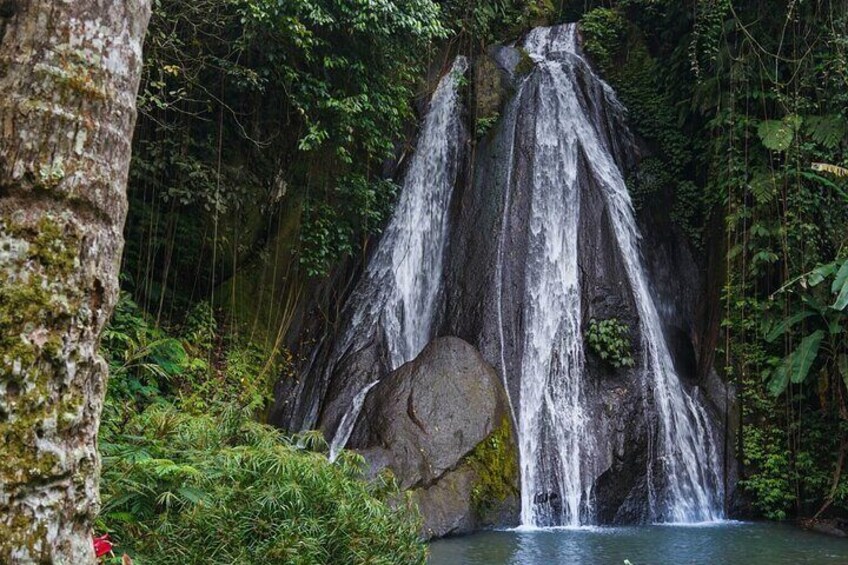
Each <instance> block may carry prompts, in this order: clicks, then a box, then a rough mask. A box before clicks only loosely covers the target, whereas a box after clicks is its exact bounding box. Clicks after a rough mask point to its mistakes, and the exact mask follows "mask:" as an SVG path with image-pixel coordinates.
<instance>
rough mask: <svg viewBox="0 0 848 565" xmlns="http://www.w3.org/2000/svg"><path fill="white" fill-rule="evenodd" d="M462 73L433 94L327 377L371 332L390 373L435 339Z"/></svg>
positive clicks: (352, 412)
mask: <svg viewBox="0 0 848 565" xmlns="http://www.w3.org/2000/svg"><path fill="white" fill-rule="evenodd" d="M467 68H468V62H467V60H466V59H465V57H457V58H456V60H455V61H454V63H453V65H452V67H451V69H450V71H449V72H448V73H447V74H445V76H444V77H442V79H441V81H440V82H439V84H438V86H437V88H436V90H435V92H434V93H433V96H432V98H431V100H430V105H429V109H428V111H427V114H426V117H425V119H424V124H423V126H422V129H421V133H420V135H419V138H418V143H417V146H416V149H415V153H414V154H413V156H412V159H411V162H410V164H409V168H408V170H407V173H406V177H405V179H404V182H403V187H402V190H401V193H400V197H399V199H398V202H397V205H396V207H395V210H394V213H393V215H392V218H391V219H390V221H389V224H388V226H387V227H386V230H385V232H384V234H383V236H382V237H381V239H380V242H379V244H378V247H377V249H376V250H375V252H374V255H373V256H372V258H371V260H370V261H369V263H368V267H367V268H366V271H365V273H364V274H363V277H362V279H361V281H360V282H359V284H358V286H357V288H356V289H355V290H354V292H353V294H352V296H351V299H350V301H349V302H348V305H347V306H346V310H347V316H346V322H345V324H344V329H343V331H342V333H341V337H340V339H339V340H338V341H337V342H336V344H335V346H334V348H333V354H332V355H331V360H330V362H329V363H328V366H327V371H329V372H332V371H333V370H334V369H335V368H336V366H337V364H338V363H339V362H340V361H341V360H342V358H343V357H344V356H345V355H347V354H348V353H350V352H351V351H357V350H360V349H362V348H364V347H367V342H368V341H369V340H371V339H372V336H373V335H374V333H373V332H377V333H378V334H379V337H378V340H379V341H380V342H381V343H382V344H383V347H384V348H385V351H384V352H383V354H382V355H383V356H384V357H385V358H386V361H387V363H386V369H387V370H389V371H391V370H394V369H396V368H398V367H399V366H401V365H402V364H404V363H406V362H407V361H411V360H412V359H414V358H415V357H416V356H417V355H418V354H419V353H420V352H421V350H422V349H423V348H424V346H425V345H427V343H428V342H429V341H430V340H431V339H432V338H433V337H434V335H433V332H434V329H433V328H434V325H435V323H436V319H437V317H438V312H439V309H440V305H441V304H440V295H441V293H442V289H443V281H442V279H443V269H444V259H445V248H446V247H447V241H448V232H449V217H448V212H449V208H450V201H451V197H452V195H453V189H454V186H455V185H456V183H457V179H458V175H459V173H460V169H461V164H462V163H461V161H462V159H461V152H462V150H463V144H464V141H465V138H466V135H465V131H464V126H463V124H462V120H461V110H462V108H461V101H460V98H459V93H458V86H459V83H460V81H461V79H462V77H463V76H464V74H465V72H466V70H467ZM375 384H376V383H375V382H371V384H368V385H367V386H366V385H365V382H362V383H359V387H362V388H360V389H359V390H360V391H359V392H358V393H357V394H356V397H355V398H353V399H352V401H351V402H350V409H349V410H347V411H346V412H345V413H344V415H343V416H342V420H341V421H340V423H339V425H338V426H337V427H336V433H335V436H334V437H333V440H332V442H331V445H333V446H335V451H338V450H340V449H342V448H343V447H344V446H345V444H346V443H347V440H348V438H349V437H350V433H351V431H352V429H353V426H354V424H355V421H356V418H357V416H358V414H359V411H360V409H361V405H362V402H363V401H364V398H365V395H366V394H367V392H368V391H369V390H370V388H371V387H372V386H374V385H375ZM354 385H355V383H354ZM347 388H351V387H350V386H349V387H347ZM316 417H317V414H316ZM313 421H314V419H313ZM306 427H309V426H306Z"/></svg>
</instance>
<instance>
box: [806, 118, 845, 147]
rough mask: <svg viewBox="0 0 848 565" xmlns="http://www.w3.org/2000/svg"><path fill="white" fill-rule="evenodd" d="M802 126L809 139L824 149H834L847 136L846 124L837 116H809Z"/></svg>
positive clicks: (843, 119)
mask: <svg viewBox="0 0 848 565" xmlns="http://www.w3.org/2000/svg"><path fill="white" fill-rule="evenodd" d="M804 126H805V127H804V130H805V131H806V133H807V135H809V136H810V139H812V140H813V141H815V142H816V143H818V144H820V145H822V146H823V147H825V148H826V149H836V148H837V147H838V146H839V144H840V143H841V142H842V140H843V139H844V138H845V136H846V135H848V122H846V120H845V118H843V117H842V116H840V115H838V114H832V115H827V116H809V117H808V118H807V119H806V120H805V123H804Z"/></svg>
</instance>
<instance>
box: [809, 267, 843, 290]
mask: <svg viewBox="0 0 848 565" xmlns="http://www.w3.org/2000/svg"><path fill="white" fill-rule="evenodd" d="M835 272H836V263H827V264H826V265H819V266H818V267H816V268H815V269H813V270H812V271H810V276H809V277H808V278H807V284H809V285H810V286H816V285H818V284H820V283H821V282H822V281H823V280H824V279H826V278H827V277H829V276H830V275H832V274H833V273H835Z"/></svg>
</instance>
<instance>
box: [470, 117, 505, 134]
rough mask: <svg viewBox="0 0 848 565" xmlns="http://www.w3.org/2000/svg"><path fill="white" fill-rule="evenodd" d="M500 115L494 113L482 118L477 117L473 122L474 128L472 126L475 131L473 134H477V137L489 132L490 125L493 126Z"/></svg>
mask: <svg viewBox="0 0 848 565" xmlns="http://www.w3.org/2000/svg"><path fill="white" fill-rule="evenodd" d="M500 117H501V116H500V114H499V113H495V114H493V115H491V116H485V117H483V118H477V123H476V124H475V128H474V131H475V134H476V135H477V137H478V138H479V137H483V136H485V135H486V134H487V133H488V132H489V130H490V129H492V127H494V125H495V124H497V123H498V120H499V119H500Z"/></svg>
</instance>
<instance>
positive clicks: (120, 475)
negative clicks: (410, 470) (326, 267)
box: [97, 295, 426, 565]
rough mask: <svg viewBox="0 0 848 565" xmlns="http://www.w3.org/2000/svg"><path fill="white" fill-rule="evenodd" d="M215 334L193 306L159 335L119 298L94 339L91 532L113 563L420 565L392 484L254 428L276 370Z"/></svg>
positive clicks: (301, 438) (421, 549)
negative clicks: (110, 545) (101, 398)
mask: <svg viewBox="0 0 848 565" xmlns="http://www.w3.org/2000/svg"><path fill="white" fill-rule="evenodd" d="M224 333H225V331H224V329H223V328H221V327H220V324H219V323H218V322H217V317H216V316H215V315H214V313H213V312H212V310H211V309H210V308H209V307H208V306H206V305H203V304H201V305H199V306H197V307H195V309H194V310H192V311H191V312H190V313H189V315H188V316H187V317H186V319H185V320H184V321H183V323H181V324H180V325H176V326H174V327H170V328H167V329H163V328H161V327H157V326H156V325H155V324H154V323H153V321H152V320H151V319H149V318H148V317H147V316H146V315H145V313H144V312H143V311H142V310H141V309H140V308H139V307H138V306H137V305H136V304H135V303H134V302H133V301H132V300H131V299H130V297H129V296H127V295H123V296H122V298H121V301H120V304H119V305H118V308H117V309H116V313H115V316H114V318H113V321H112V323H111V325H110V326H109V328H108V329H107V331H106V332H105V333H104V339H103V349H104V353H105V355H106V357H107V359H108V360H109V362H110V365H111V369H112V376H111V381H110V384H109V389H108V395H107V400H106V404H105V407H104V413H103V422H102V426H101V434H100V450H101V454H102V457H103V471H102V480H101V491H102V503H103V506H102V512H101V514H100V517H99V519H98V526H97V530H98V532H109V533H110V534H111V536H112V539H113V540H114V541H115V542H116V544H117V550H118V551H117V554H118V555H120V554H122V553H124V552H126V553H128V554H129V555H130V556H131V557H132V558H133V559H134V562H135V563H137V564H140V565H144V564H147V563H291V564H304V565H306V564H323V563H327V564H330V563H333V564H335V563H374V564H380V563H385V564H389V563H423V562H424V559H425V556H426V548H425V546H424V545H423V544H422V543H420V541H419V539H418V532H419V527H420V519H419V517H418V514H417V511H416V509H415V508H414V506H413V505H412V503H411V502H410V501H409V499H408V497H405V496H404V495H403V494H401V493H400V492H399V491H398V489H397V486H396V484H395V483H394V481H392V480H391V479H390V478H387V477H378V478H377V479H376V480H374V481H370V482H368V481H365V480H364V474H363V472H364V466H365V463H364V461H363V459H362V458H361V457H359V456H357V455H354V454H351V453H343V454H342V456H341V457H340V458H339V459H338V460H337V461H336V462H335V464H330V463H329V461H328V460H327V445H326V443H325V442H324V440H323V437H322V436H321V435H320V434H318V433H317V432H315V433H306V434H300V435H297V436H294V437H288V436H286V435H284V434H282V433H281V432H280V431H279V430H277V429H276V428H274V427H272V426H269V425H266V424H263V423H261V421H260V420H261V418H262V415H263V414H264V409H265V406H266V405H267V402H268V401H269V400H270V398H269V391H270V390H271V387H270V384H271V381H270V380H269V379H268V377H267V375H270V374H273V375H277V374H280V371H281V370H285V367H282V365H285V364H286V363H287V362H289V361H288V359H289V357H288V356H287V355H284V354H279V355H276V356H272V357H271V359H272V361H271V362H270V366H269V361H268V359H269V355H271V354H270V353H269V352H267V351H265V350H263V349H261V348H259V347H258V346H256V345H254V344H251V343H249V342H244V341H240V340H237V339H234V338H233V339H228V338H227V337H226V336H225V335H222V334H224ZM389 500H391V501H392V504H391V505H390V504H389V503H388V501H389ZM119 562H120V560H119V559H118V558H116V559H115V563H119Z"/></svg>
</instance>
